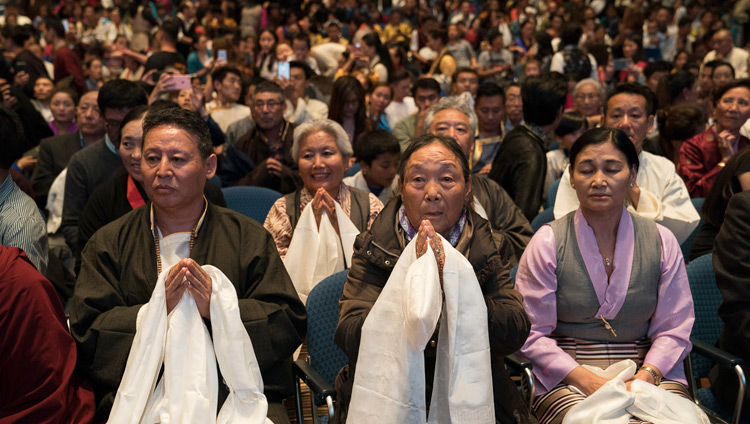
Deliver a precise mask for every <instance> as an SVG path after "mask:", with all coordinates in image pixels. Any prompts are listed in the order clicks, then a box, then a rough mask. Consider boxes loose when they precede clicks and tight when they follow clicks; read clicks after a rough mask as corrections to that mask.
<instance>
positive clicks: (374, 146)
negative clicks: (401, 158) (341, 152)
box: [354, 130, 401, 165]
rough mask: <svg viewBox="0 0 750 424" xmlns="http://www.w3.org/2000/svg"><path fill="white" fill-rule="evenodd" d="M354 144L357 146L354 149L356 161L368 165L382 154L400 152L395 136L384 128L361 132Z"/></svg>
mask: <svg viewBox="0 0 750 424" xmlns="http://www.w3.org/2000/svg"><path fill="white" fill-rule="evenodd" d="M355 145H356V146H357V148H356V149H354V157H356V158H357V160H358V161H363V162H364V163H366V164H368V165H372V161H374V160H375V159H377V158H378V156H380V155H382V154H385V153H391V154H400V153H401V147H400V145H399V144H398V140H397V139H396V136H394V135H393V134H391V132H389V131H386V130H373V131H366V132H363V133H362V134H360V135H359V137H357V143H356V144H355Z"/></svg>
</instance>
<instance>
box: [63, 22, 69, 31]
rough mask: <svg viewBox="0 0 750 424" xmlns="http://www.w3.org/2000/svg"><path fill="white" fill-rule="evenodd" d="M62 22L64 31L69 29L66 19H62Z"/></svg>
mask: <svg viewBox="0 0 750 424" xmlns="http://www.w3.org/2000/svg"><path fill="white" fill-rule="evenodd" d="M62 24H63V28H65V32H68V30H69V29H70V24H69V23H68V20H67V19H63V20H62Z"/></svg>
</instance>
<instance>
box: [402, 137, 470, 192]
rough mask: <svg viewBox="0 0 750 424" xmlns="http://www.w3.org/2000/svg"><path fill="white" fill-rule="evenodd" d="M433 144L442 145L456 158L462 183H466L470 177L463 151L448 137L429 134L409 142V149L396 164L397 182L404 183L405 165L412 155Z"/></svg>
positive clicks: (467, 162) (467, 161)
mask: <svg viewBox="0 0 750 424" xmlns="http://www.w3.org/2000/svg"><path fill="white" fill-rule="evenodd" d="M433 143H440V144H442V145H443V146H445V148H447V149H448V150H449V151H450V152H451V153H453V155H454V156H456V157H457V158H458V162H459V163H460V164H461V171H462V173H463V176H464V181H466V182H468V181H469V178H470V177H471V169H470V168H469V160H468V159H466V155H464V151H463V150H462V149H461V146H460V145H459V144H458V142H456V140H454V139H452V138H450V137H448V136H445V135H440V134H431V133H427V134H422V135H420V136H419V137H417V138H415V139H414V141H412V142H411V144H410V145H409V147H407V148H406V151H404V153H403V154H402V155H401V162H399V164H398V178H399V180H400V181H402V182H403V181H404V176H405V174H406V164H407V163H409V159H410V158H411V155H413V154H414V152H416V151H417V150H419V149H421V148H423V147H427V146H429V145H430V144H433Z"/></svg>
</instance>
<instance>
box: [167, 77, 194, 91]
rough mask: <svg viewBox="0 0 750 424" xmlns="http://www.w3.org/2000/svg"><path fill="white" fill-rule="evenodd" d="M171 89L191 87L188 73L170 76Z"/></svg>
mask: <svg viewBox="0 0 750 424" xmlns="http://www.w3.org/2000/svg"><path fill="white" fill-rule="evenodd" d="M170 82H171V83H172V90H187V89H189V88H191V84H190V75H172V78H170Z"/></svg>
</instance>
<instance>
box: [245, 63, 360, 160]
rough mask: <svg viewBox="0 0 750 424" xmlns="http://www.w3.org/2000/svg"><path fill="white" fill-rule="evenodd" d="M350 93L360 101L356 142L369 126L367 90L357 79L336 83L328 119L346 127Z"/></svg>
mask: <svg viewBox="0 0 750 424" xmlns="http://www.w3.org/2000/svg"><path fill="white" fill-rule="evenodd" d="M256 90H257V89H256ZM349 93H354V94H355V95H356V96H357V100H359V109H357V116H356V117H355V118H354V140H352V141H355V140H357V139H358V137H359V135H360V134H361V133H362V132H363V131H364V130H365V127H366V126H367V120H366V119H367V118H366V116H365V113H366V109H367V106H366V105H365V89H364V88H362V84H360V82H359V80H358V79H357V78H355V77H353V76H351V75H346V76H343V77H340V78H338V79H336V81H334V83H333V91H332V92H331V101H330V103H328V119H331V120H333V121H336V122H338V123H339V124H341V126H344V117H343V116H342V112H343V110H344V103H345V102H346V98H347V96H348V95H349ZM352 144H353V146H352V147H354V148H356V147H357V144H356V142H353V143H352Z"/></svg>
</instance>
